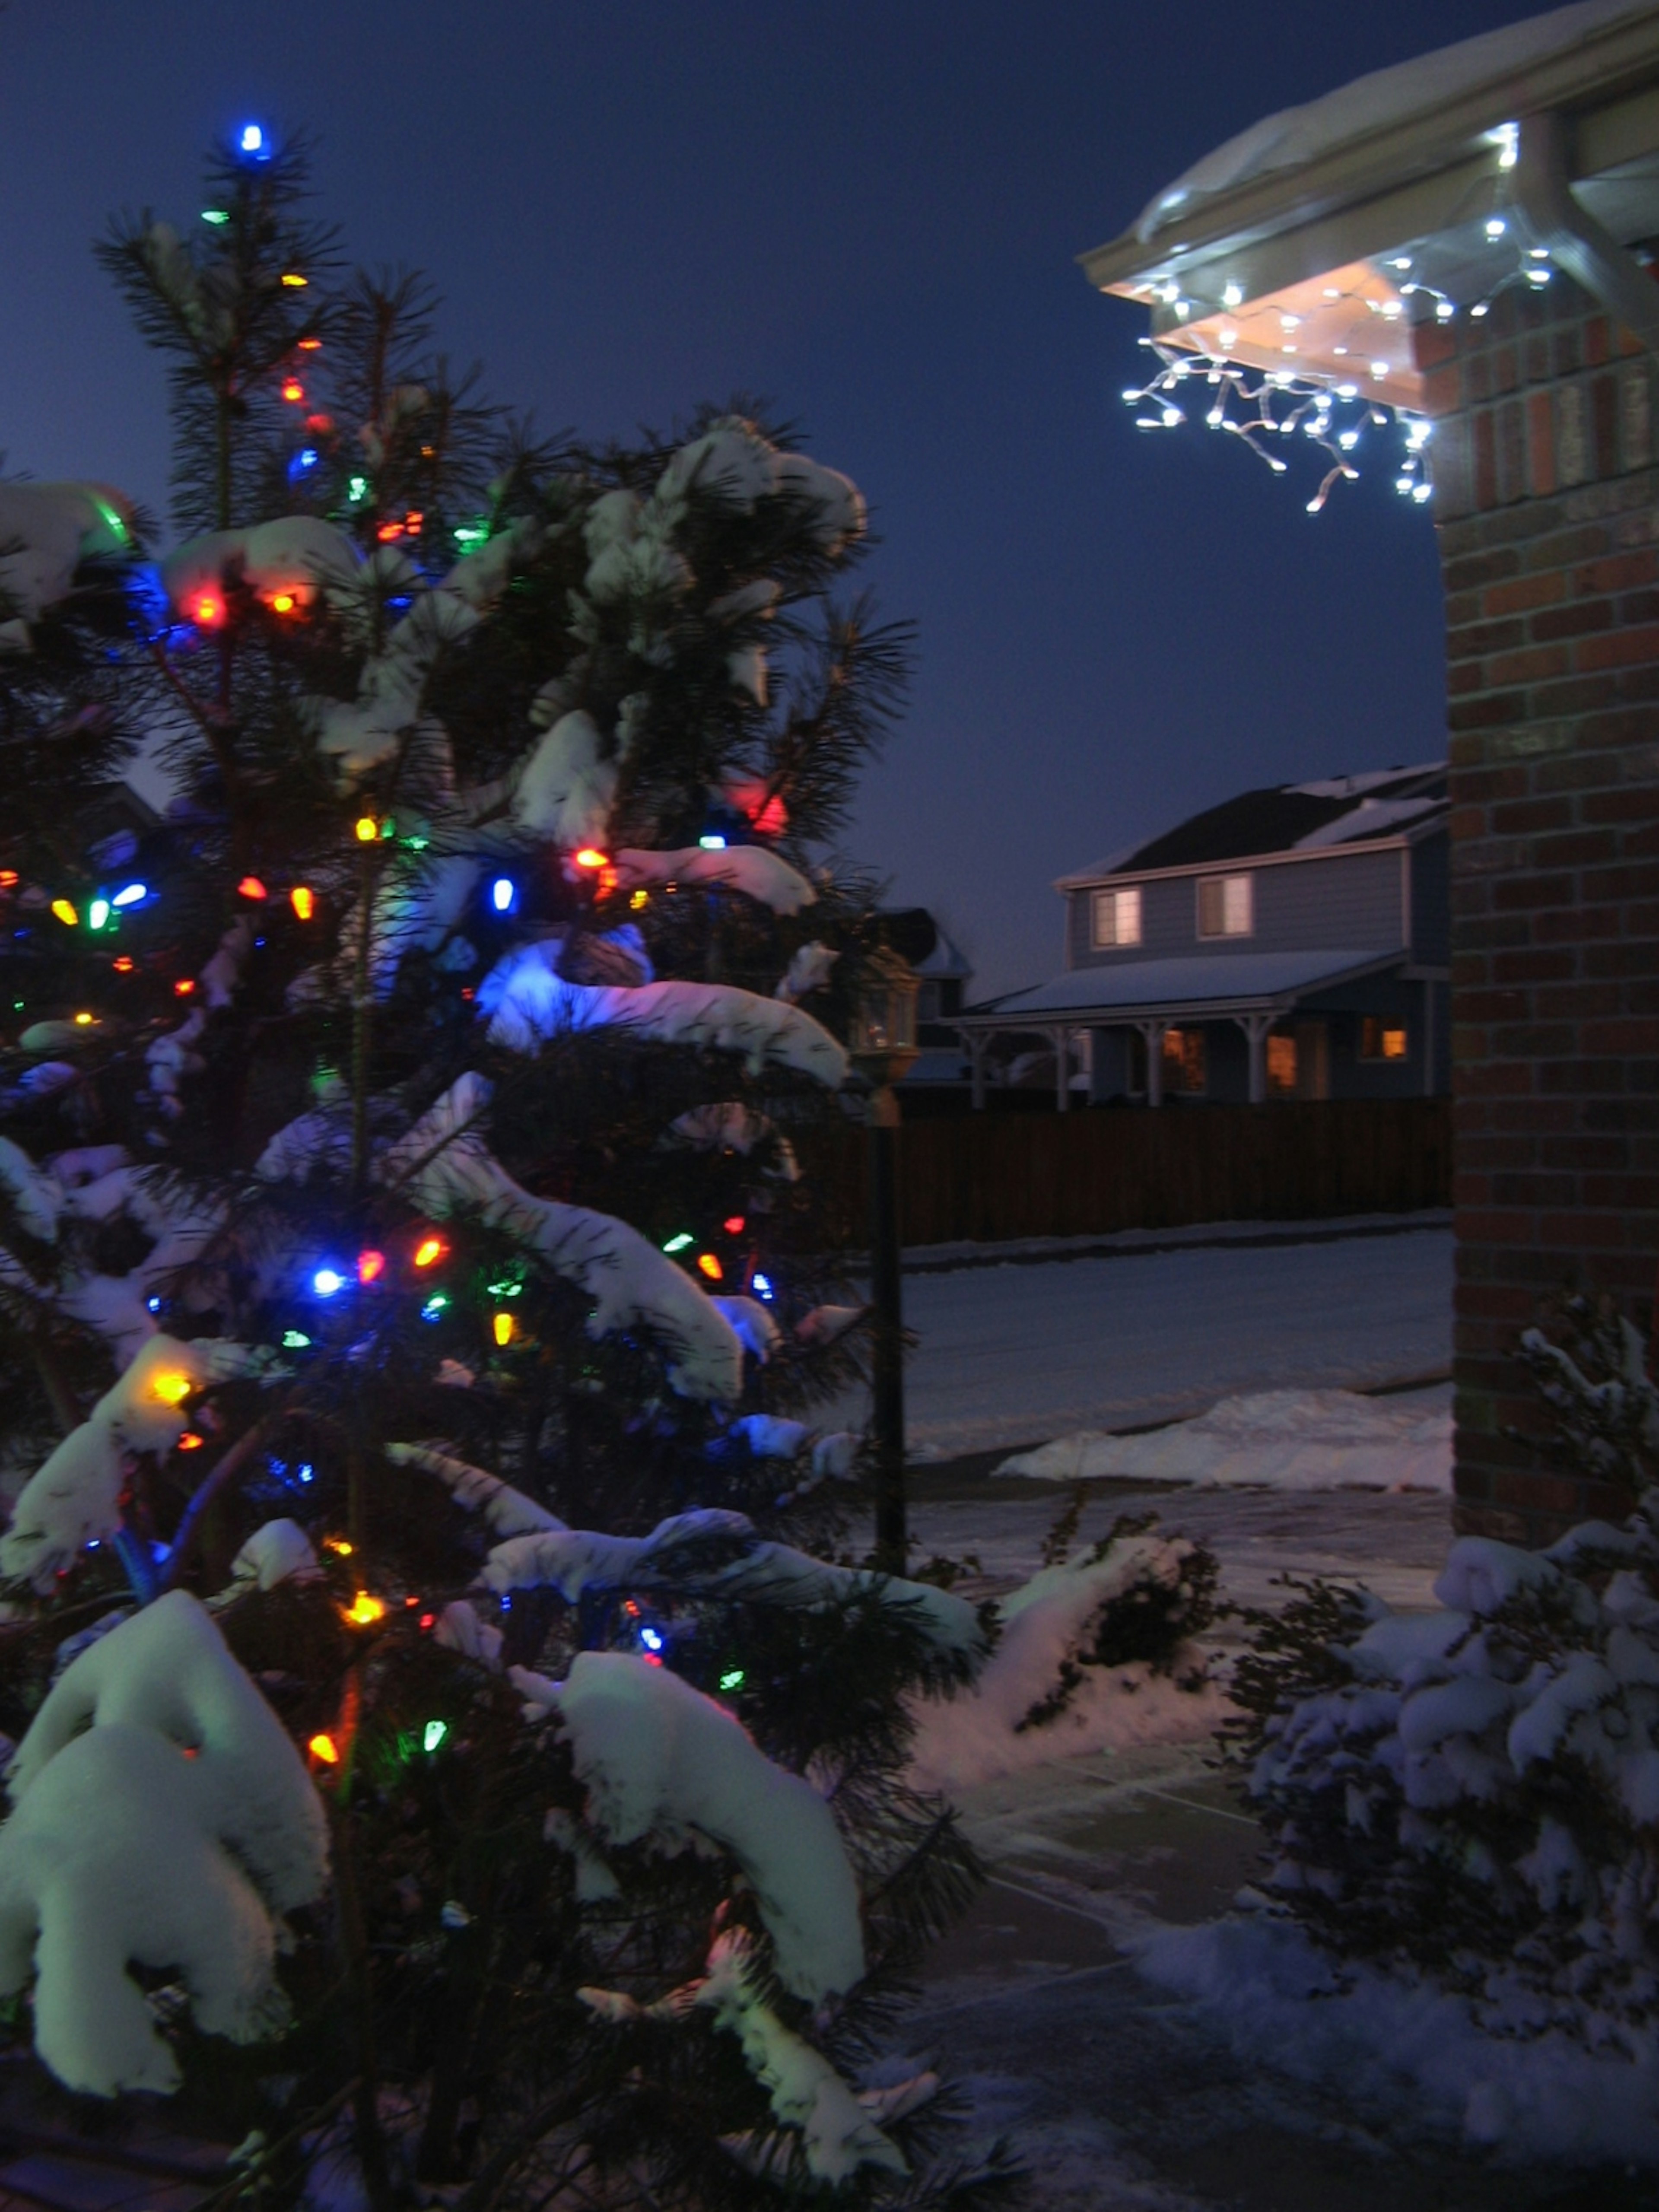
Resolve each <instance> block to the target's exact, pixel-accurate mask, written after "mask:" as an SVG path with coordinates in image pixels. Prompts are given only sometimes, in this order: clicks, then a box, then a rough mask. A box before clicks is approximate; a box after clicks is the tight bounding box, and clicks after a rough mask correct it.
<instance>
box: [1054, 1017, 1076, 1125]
mask: <svg viewBox="0 0 1659 2212" xmlns="http://www.w3.org/2000/svg"><path fill="white" fill-rule="evenodd" d="M1049 1035H1050V1036H1052V1037H1053V1038H1054V1110H1055V1112H1056V1113H1059V1114H1064V1113H1066V1112H1067V1111H1068V1110H1069V1109H1070V1107H1071V1103H1072V1032H1071V1031H1070V1030H1050V1031H1049Z"/></svg>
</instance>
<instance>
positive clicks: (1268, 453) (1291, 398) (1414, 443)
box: [1123, 337, 1434, 514]
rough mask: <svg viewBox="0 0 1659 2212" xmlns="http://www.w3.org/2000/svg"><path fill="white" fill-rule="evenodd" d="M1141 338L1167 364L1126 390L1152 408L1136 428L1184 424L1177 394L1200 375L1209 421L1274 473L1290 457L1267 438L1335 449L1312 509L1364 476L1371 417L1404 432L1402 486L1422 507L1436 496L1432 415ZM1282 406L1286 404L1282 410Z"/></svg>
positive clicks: (1344, 387) (1130, 398) (1346, 387)
mask: <svg viewBox="0 0 1659 2212" xmlns="http://www.w3.org/2000/svg"><path fill="white" fill-rule="evenodd" d="M1140 343H1141V344H1142V345H1143V346H1145V347H1146V348H1147V349H1149V350H1150V351H1151V352H1152V353H1154V354H1156V355H1157V356H1158V362H1159V363H1160V367H1159V369H1158V374H1156V375H1155V376H1153V377H1152V378H1151V379H1150V380H1148V382H1146V384H1144V385H1142V386H1139V387H1138V388H1133V389H1131V390H1128V391H1126V392H1124V394H1123V398H1124V401H1125V403H1126V404H1127V405H1129V406H1132V407H1137V408H1140V409H1142V410H1150V411H1145V412H1142V413H1139V414H1138V415H1137V416H1135V424H1136V427H1137V428H1139V429H1142V430H1173V429H1178V428H1181V427H1182V425H1183V424H1184V423H1185V422H1187V420H1188V416H1187V415H1186V413H1185V412H1184V410H1182V408H1181V407H1179V406H1178V405H1177V404H1176V401H1175V398H1174V396H1173V395H1174V394H1175V393H1176V391H1177V390H1178V389H1179V387H1180V386H1182V385H1183V384H1186V383H1188V382H1189V381H1190V380H1192V379H1193V378H1194V377H1200V378H1202V379H1203V380H1204V382H1205V384H1206V386H1208V387H1209V388H1210V389H1211V390H1212V392H1213V393H1214V398H1212V401H1211V403H1210V405H1209V407H1208V408H1207V409H1206V411H1205V416H1204V422H1205V426H1206V428H1208V429H1212V430H1231V432H1232V434H1233V435H1234V436H1235V437H1237V438H1241V439H1243V442H1244V443H1245V444H1246V445H1247V446H1248V447H1249V448H1250V451H1251V452H1252V453H1255V455H1256V456H1257V458H1258V459H1261V460H1263V461H1265V462H1266V463H1267V466H1268V467H1269V468H1270V469H1271V470H1272V471H1273V474H1274V475H1275V476H1283V475H1285V473H1286V471H1287V470H1288V468H1289V465H1290V464H1289V463H1288V462H1287V461H1286V460H1285V459H1284V458H1283V456H1282V454H1280V453H1274V452H1273V451H1272V450H1271V449H1270V448H1269V447H1267V445H1266V444H1265V443H1264V442H1263V441H1265V440H1267V439H1270V438H1287V437H1292V436H1294V435H1296V434H1297V433H1298V432H1300V433H1301V434H1302V435H1304V436H1306V437H1308V438H1310V439H1311V440H1312V441H1313V442H1314V443H1315V445H1316V446H1317V447H1319V448H1320V449H1321V450H1322V452H1323V453H1325V454H1327V455H1328V466H1327V468H1326V471H1325V473H1324V475H1323V477H1322V478H1321V480H1320V484H1319V489H1318V490H1317V491H1316V492H1315V494H1314V495H1313V497H1312V498H1311V499H1310V501H1308V512H1309V513H1310V514H1317V513H1319V512H1320V510H1321V508H1322V507H1323V506H1324V504H1325V501H1327V500H1328V498H1329V496H1330V495H1331V492H1332V490H1333V489H1334V487H1335V486H1336V485H1337V484H1338V483H1340V482H1341V481H1342V480H1343V479H1344V478H1345V477H1346V478H1347V479H1348V480H1350V481H1352V480H1354V479H1356V478H1357V477H1358V474H1359V471H1358V468H1357V467H1356V466H1355V465H1354V463H1353V461H1352V459H1351V458H1350V456H1351V455H1352V453H1354V452H1355V450H1356V449H1357V447H1358V443H1359V440H1360V436H1361V434H1362V432H1363V431H1364V429H1365V428H1366V427H1367V426H1368V424H1369V425H1370V427H1373V428H1377V429H1386V428H1388V427H1389V424H1390V423H1396V422H1397V423H1399V424H1400V425H1401V427H1402V428H1403V430H1404V433H1405V452H1404V453H1403V455H1402V456H1401V461H1400V465H1399V469H1398V471H1397V473H1396V475H1395V490H1396V491H1398V492H1399V493H1400V494H1401V496H1402V497H1406V498H1411V499H1412V500H1413V501H1415V502H1416V503H1417V504H1418V505H1419V506H1420V505H1421V504H1423V503H1424V502H1425V501H1426V500H1427V499H1428V498H1429V496H1430V495H1431V491H1432V489H1433V485H1432V482H1431V478H1430V476H1429V471H1428V465H1427V453H1426V450H1425V449H1426V447H1427V444H1428V441H1429V438H1430V435H1431V432H1432V429H1433V427H1434V426H1433V424H1432V423H1431V422H1430V421H1429V419H1428V417H1427V416H1425V415H1419V414H1415V413H1413V411H1412V410H1409V409H1407V408H1403V407H1396V406H1394V405H1391V404H1389V403H1388V402H1387V401H1384V400H1382V399H1379V398H1376V397H1375V396H1374V395H1372V394H1370V393H1366V392H1362V391H1361V389H1360V387H1359V386H1358V384H1357V383H1355V384H1339V385H1334V386H1333V385H1327V384H1323V383H1318V382H1316V381H1315V380H1313V379H1311V378H1310V377H1306V376H1297V375H1296V374H1294V373H1293V372H1291V370H1289V369H1261V370H1256V371H1254V372H1253V371H1251V370H1249V369H1248V368H1244V367H1243V365H1242V364H1241V363H1239V362H1235V361H1230V360H1228V359H1227V358H1226V357H1225V356H1221V355H1217V354H1209V353H1189V352H1188V351H1186V350H1185V349H1178V348H1176V347H1174V346H1170V345H1166V344H1165V343H1164V342H1163V341H1162V340H1161V339H1158V338H1152V337H1143V338H1142V339H1141V341H1140ZM1252 374H1255V377H1256V378H1257V381H1256V382H1255V383H1254V384H1252V383H1251V381H1250V378H1251V376H1252ZM1234 404H1236V405H1237V407H1238V408H1239V409H1240V410H1249V411H1247V412H1241V413H1239V414H1237V415H1235V414H1233V413H1232V412H1231V411H1230V410H1231V406H1233V405H1234ZM1276 406H1277V407H1278V408H1281V409H1282V410H1283V411H1282V412H1275V408H1276ZM1339 408H1341V409H1344V410H1347V413H1346V418H1339V416H1338V413H1337V410H1338V409H1339Z"/></svg>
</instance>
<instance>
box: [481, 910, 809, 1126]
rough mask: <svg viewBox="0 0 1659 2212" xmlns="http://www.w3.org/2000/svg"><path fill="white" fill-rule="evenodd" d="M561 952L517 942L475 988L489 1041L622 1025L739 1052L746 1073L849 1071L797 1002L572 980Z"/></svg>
mask: <svg viewBox="0 0 1659 2212" xmlns="http://www.w3.org/2000/svg"><path fill="white" fill-rule="evenodd" d="M561 949H562V948H561V946H560V945H559V944H558V943H557V942H556V940H553V939H542V940H540V941H538V942H537V943H535V944H532V945H520V946H518V947H516V948H515V949H514V950H513V951H512V952H509V953H508V954H507V957H506V958H505V959H502V960H500V961H498V962H497V963H496V964H495V967H494V968H492V969H491V970H490V971H489V975H487V976H486V977H485V978H484V980H483V982H482V983H481V984H480V985H479V986H478V996H477V1003H478V1005H479V1006H480V1007H481V1008H482V1009H483V1012H485V1013H488V1014H490V1015H492V1016H493V1017H494V1018H493V1019H492V1020H491V1022H490V1024H489V1041H490V1042H491V1043H492V1044H501V1045H506V1046H507V1047H508V1048H510V1049H511V1050H513V1051H514V1052H526V1053H527V1052H533V1051H534V1050H535V1049H536V1048H537V1046H538V1044H542V1043H544V1042H546V1041H547V1040H548V1039H549V1038H550V1037H555V1036H568V1035H571V1034H574V1033H576V1032H585V1031H588V1030H599V1029H619V1030H626V1031H627V1032H628V1033H629V1036H636V1037H649V1038H652V1039H653V1040H654V1041H656V1042H659V1043H664V1044H677V1045H685V1046H691V1047H696V1048H703V1049H706V1050H713V1051H716V1052H736V1053H741V1054H743V1056H744V1063H745V1065H746V1066H747V1068H748V1071H749V1073H750V1075H759V1074H760V1073H762V1072H763V1070H764V1069H766V1068H768V1067H787V1068H792V1069H793V1070H794V1071H795V1073H797V1074H800V1075H807V1076H811V1078H812V1079H813V1080H814V1081H815V1082H818V1083H821V1084H823V1085H824V1086H825V1087H826V1089H829V1090H831V1091H833V1090H837V1089H839V1088H840V1086H841V1085H842V1084H843V1083H844V1082H845V1081H846V1080H847V1078H848V1073H850V1067H851V1063H850V1062H849V1061H848V1057H847V1054H846V1053H845V1051H844V1050H843V1049H842V1047H841V1046H840V1045H839V1044H838V1043H837V1042H836V1040H835V1038H834V1037H832V1036H830V1034H829V1030H826V1029H825V1028H824V1027H823V1024H821V1023H818V1022H815V1021H814V1020H813V1018H812V1017H811V1015H810V1014H804V1013H802V1012H801V1011H800V1009H799V1007H798V1006H789V1005H787V1004H785V1003H783V1002H782V1001H781V1000H776V999H763V998H761V997H760V996H759V995H758V994H757V993H755V992H753V991H743V990H739V989H738V988H737V987H736V986H735V985H732V984H730V983H642V984H640V985H638V986H636V987H632V988H628V987H621V986H615V987H599V986H593V985H590V984H584V983H567V982H566V981H564V979H563V978H562V976H561V975H559V974H558V973H557V971H556V967H555V964H554V963H555V962H556V960H557V958H558V957H559V953H560V951H561Z"/></svg>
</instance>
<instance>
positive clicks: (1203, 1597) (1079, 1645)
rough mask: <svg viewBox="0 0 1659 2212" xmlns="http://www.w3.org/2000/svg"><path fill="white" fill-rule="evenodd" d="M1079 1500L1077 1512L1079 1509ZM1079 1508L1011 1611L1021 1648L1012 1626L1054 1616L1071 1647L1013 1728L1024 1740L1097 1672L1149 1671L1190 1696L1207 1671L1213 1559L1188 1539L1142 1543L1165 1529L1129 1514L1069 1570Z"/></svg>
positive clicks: (1051, 1623) (1007, 1618) (1008, 1605)
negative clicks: (1200, 1646) (1197, 1641)
mask: <svg viewBox="0 0 1659 2212" xmlns="http://www.w3.org/2000/svg"><path fill="white" fill-rule="evenodd" d="M1080 1502H1081V1501H1080V1499H1079V1503H1080ZM1068 1521H1069V1522H1070V1527H1071V1528H1072V1529H1074V1528H1075V1527H1076V1521H1077V1506H1076V1505H1075V1504H1074V1505H1073V1508H1072V1509H1071V1510H1070V1512H1069V1513H1068V1515H1067V1516H1064V1517H1063V1518H1062V1520H1061V1522H1060V1524H1059V1526H1058V1527H1057V1528H1056V1529H1055V1531H1054V1534H1053V1535H1051V1536H1050V1538H1049V1540H1048V1545H1047V1546H1046V1547H1045V1548H1044V1565H1043V1570H1042V1573H1041V1574H1038V1575H1036V1576H1034V1577H1032V1579H1031V1580H1030V1582H1029V1583H1026V1584H1025V1585H1024V1588H1023V1589H1019V1590H1018V1591H1016V1592H1015V1594H1014V1595H1013V1596H1012V1597H1011V1598H1006V1599H1005V1600H1004V1601H1003V1603H1002V1606H1001V1607H1000V1617H1001V1620H1002V1623H1003V1628H1004V1633H1005V1635H1006V1636H1007V1635H1012V1636H1014V1637H1015V1638H1016V1640H1023V1639H1020V1638H1018V1632H1017V1631H1016V1630H1015V1627H1014V1624H1015V1623H1016V1622H1018V1621H1020V1620H1026V1619H1029V1618H1036V1619H1042V1618H1044V1617H1045V1616H1051V1618H1049V1619H1048V1620H1047V1626H1048V1628H1049V1629H1050V1631H1051V1632H1052V1631H1053V1630H1054V1629H1056V1628H1060V1626H1061V1623H1062V1622H1063V1623H1064V1627H1063V1629H1062V1631H1061V1632H1062V1634H1063V1638H1064V1641H1063V1644H1062V1646H1061V1648H1060V1650H1058V1652H1057V1654H1056V1655H1055V1656H1054V1660H1053V1664H1054V1681H1053V1683H1052V1684H1051V1685H1050V1686H1049V1687H1048V1689H1047V1690H1045V1691H1044V1692H1043V1693H1042V1696H1041V1697H1039V1698H1036V1699H1033V1700H1032V1702H1031V1704H1030V1706H1029V1707H1028V1708H1027V1709H1026V1711H1024V1713H1023V1714H1022V1715H1021V1717H1020V1718H1019V1719H1018V1721H1016V1722H1015V1723H1014V1726H1015V1728H1016V1729H1018V1731H1020V1732H1021V1733H1022V1734H1023V1733H1024V1730H1025V1729H1033V1728H1046V1727H1048V1726H1049V1725H1051V1724H1052V1723H1054V1721H1057V1720H1058V1719H1059V1718H1060V1715H1061V1714H1062V1713H1063V1712H1065V1711H1066V1709H1067V1708H1068V1707H1069V1706H1070V1705H1071V1703H1072V1701H1073V1699H1074V1698H1075V1697H1076V1695H1077V1693H1078V1692H1079V1690H1080V1689H1081V1688H1082V1686H1083V1685H1084V1683H1085V1681H1086V1680H1087V1679H1088V1676H1087V1674H1086V1671H1085V1670H1086V1669H1087V1668H1091V1667H1101V1668H1121V1667H1134V1666H1141V1667H1145V1668H1146V1670H1147V1671H1148V1673H1150V1674H1163V1675H1167V1676H1168V1677H1170V1679H1171V1680H1174V1681H1176V1682H1178V1683H1180V1684H1181V1685H1182V1686H1183V1687H1193V1688H1196V1687H1197V1686H1198V1684H1199V1683H1200V1681H1201V1680H1202V1679H1203V1673H1204V1668H1203V1663H1202V1662H1201V1661H1200V1659H1199V1658H1198V1657H1197V1656H1196V1654H1195V1653H1194V1649H1193V1644H1194V1638H1196V1637H1198V1636H1200V1635H1201V1634H1202V1633H1203V1632H1204V1630H1205V1629H1206V1628H1207V1627H1208V1626H1209V1625H1210V1623H1211V1621H1212V1620H1213V1619H1214V1618H1215V1610H1216V1607H1215V1584H1216V1576H1217V1573H1218V1561H1217V1559H1216V1557H1215V1554H1214V1553H1213V1552H1212V1551H1210V1550H1209V1549H1208V1548H1207V1547H1206V1546H1205V1545H1203V1544H1194V1543H1193V1542H1192V1541H1190V1540H1189V1539H1188V1538H1187V1537H1185V1536H1170V1537H1158V1538H1154V1539H1153V1540H1152V1541H1151V1542H1150V1543H1145V1544H1143V1543H1141V1542H1140V1541H1139V1539H1141V1538H1143V1537H1146V1536H1149V1535H1150V1534H1151V1531H1152V1529H1154V1528H1156V1527H1157V1526H1158V1516H1157V1514H1155V1513H1133V1514H1131V1513H1122V1514H1120V1515H1119V1516H1118V1517H1117V1519H1116V1520H1115V1522H1113V1523H1112V1526H1111V1528H1109V1530H1108V1531H1107V1533H1106V1534H1105V1535H1103V1537H1101V1538H1100V1539H1099V1541H1097V1543H1095V1544H1093V1545H1091V1547H1090V1548H1089V1550H1088V1551H1087V1552H1086V1553H1085V1554H1084V1556H1083V1557H1082V1559H1079V1560H1077V1561H1075V1562H1072V1561H1068V1560H1067V1559H1066V1553H1067V1552H1068V1551H1069V1549H1070V1534H1069V1531H1068V1532H1067V1533H1066V1534H1062V1533H1061V1532H1062V1531H1066V1529H1067V1522H1068Z"/></svg>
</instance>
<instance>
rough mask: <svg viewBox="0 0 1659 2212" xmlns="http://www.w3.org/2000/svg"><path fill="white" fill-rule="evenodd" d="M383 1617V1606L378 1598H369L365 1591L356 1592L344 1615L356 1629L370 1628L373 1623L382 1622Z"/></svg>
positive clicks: (384, 1611) (384, 1609) (384, 1615)
mask: <svg viewBox="0 0 1659 2212" xmlns="http://www.w3.org/2000/svg"><path fill="white" fill-rule="evenodd" d="M385 1617H386V1607H385V1605H384V1604H383V1603H382V1601H380V1599H379V1598H378V1597H371V1596H370V1595H369V1594H368V1591H367V1590H359V1591H358V1593H357V1595H356V1598H355V1599H353V1601H352V1603H351V1606H350V1608H349V1611H348V1612H347V1613H346V1619H347V1620H349V1621H350V1622H352V1623H353V1625H354V1626H356V1627H358V1628H369V1627H372V1626H373V1625H374V1622H375V1621H377V1620H384V1619H385Z"/></svg>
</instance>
